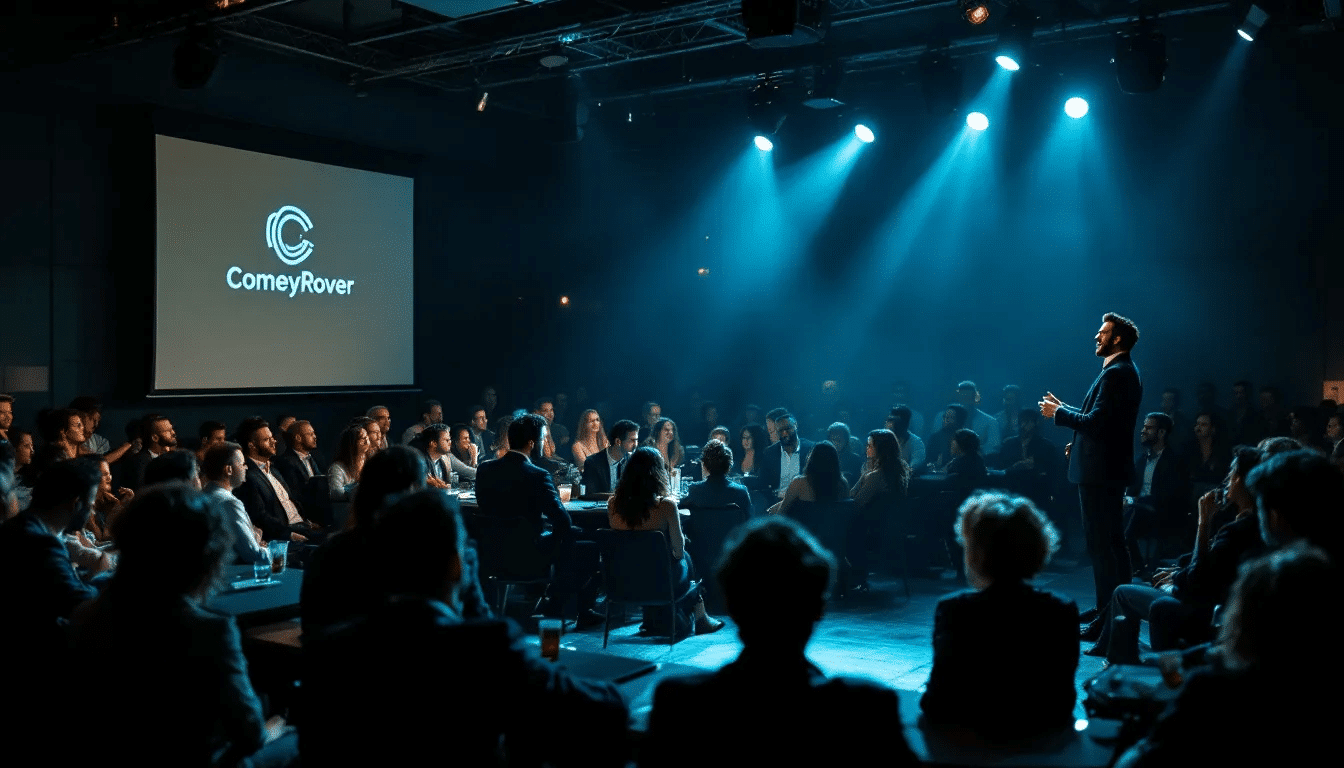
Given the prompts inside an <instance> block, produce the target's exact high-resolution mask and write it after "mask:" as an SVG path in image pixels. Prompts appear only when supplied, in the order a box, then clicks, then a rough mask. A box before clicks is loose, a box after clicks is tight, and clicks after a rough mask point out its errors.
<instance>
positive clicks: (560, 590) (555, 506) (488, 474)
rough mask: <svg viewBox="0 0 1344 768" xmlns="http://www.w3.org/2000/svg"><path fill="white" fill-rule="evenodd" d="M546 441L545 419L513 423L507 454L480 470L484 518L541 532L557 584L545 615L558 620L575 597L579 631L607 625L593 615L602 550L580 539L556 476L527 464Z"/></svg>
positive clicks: (545, 605) (533, 416) (530, 418)
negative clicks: (519, 521)
mask: <svg viewBox="0 0 1344 768" xmlns="http://www.w3.org/2000/svg"><path fill="white" fill-rule="evenodd" d="M545 437H546V420H545V419H544V418H542V417H541V416H538V415H536V414H532V413H529V414H524V415H522V416H519V417H518V418H517V419H514V420H513V423H512V424H510V425H509V433H508V438H509V451H508V453H505V454H504V456H503V457H501V458H498V459H495V460H494V461H487V462H486V463H484V464H482V465H480V467H478V468H477V469H476V502H477V504H479V505H480V510H481V514H485V515H498V516H502V517H522V518H523V519H525V520H527V521H528V522H529V523H530V524H531V525H532V527H533V530H535V531H536V545H537V549H538V551H539V552H540V553H541V554H543V555H545V556H547V557H551V558H553V560H554V562H555V580H554V581H553V582H552V583H551V585H550V587H549V588H548V589H547V595H546V597H544V598H542V601H541V604H540V605H538V609H539V610H540V612H541V613H542V614H543V615H546V616H549V617H554V618H559V617H560V616H561V615H562V611H563V609H564V607H565V604H566V602H567V601H568V600H569V598H570V597H571V596H572V597H575V598H577V602H578V615H579V626H580V627H584V626H596V625H598V624H601V623H603V617H602V616H601V615H599V614H598V613H597V612H595V611H593V610H592V608H593V603H594V601H595V600H596V598H597V592H596V585H595V578H594V576H595V573H596V571H597V568H598V563H599V559H598V558H599V555H598V550H597V545H596V544H595V543H593V542H591V541H585V540H582V539H581V538H580V537H581V536H582V534H583V530H582V529H581V528H576V527H574V526H573V520H572V518H570V516H569V512H568V511H567V510H566V509H565V506H564V504H562V503H561V502H560V493H559V491H557V490H556V488H555V483H554V482H553V481H552V480H551V474H550V473H549V472H547V471H546V470H544V469H542V468H541V467H538V466H536V465H535V464H533V463H532V462H531V461H530V460H529V459H528V455H529V454H531V453H532V451H533V449H535V448H536V447H537V446H538V445H541V443H542V441H543V440H545ZM547 523H549V524H550V530H549V531H548V530H546V525H547Z"/></svg>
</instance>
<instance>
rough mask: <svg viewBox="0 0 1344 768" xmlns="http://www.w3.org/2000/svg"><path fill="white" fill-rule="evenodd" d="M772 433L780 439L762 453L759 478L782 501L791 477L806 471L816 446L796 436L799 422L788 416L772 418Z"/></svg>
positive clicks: (783, 414) (787, 414) (782, 415)
mask: <svg viewBox="0 0 1344 768" xmlns="http://www.w3.org/2000/svg"><path fill="white" fill-rule="evenodd" d="M775 432H776V434H778V435H779V439H778V441H777V442H776V443H775V444H774V445H772V446H770V447H769V448H766V449H765V453H764V454H762V456H761V471H760V475H761V479H762V481H763V482H764V483H765V487H766V488H767V489H769V490H770V492H771V493H773V494H775V495H776V496H778V497H779V498H781V499H782V498H784V491H785V490H787V489H788V487H789V483H791V482H793V478H795V477H797V476H799V475H801V474H803V470H804V469H806V468H807V459H808V457H809V456H811V455H812V448H813V447H814V446H815V445H816V444H815V443H813V442H812V441H811V440H804V439H802V438H800V437H798V420H797V419H795V418H794V417H793V415H792V414H789V413H782V414H779V417H778V418H776V419H775Z"/></svg>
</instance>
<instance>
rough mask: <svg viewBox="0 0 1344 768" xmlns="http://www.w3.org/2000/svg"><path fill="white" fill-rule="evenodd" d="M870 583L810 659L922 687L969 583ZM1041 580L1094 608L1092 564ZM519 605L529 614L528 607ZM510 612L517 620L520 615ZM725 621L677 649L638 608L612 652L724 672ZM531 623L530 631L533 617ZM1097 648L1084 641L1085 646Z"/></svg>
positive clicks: (596, 647)
mask: <svg viewBox="0 0 1344 768" xmlns="http://www.w3.org/2000/svg"><path fill="white" fill-rule="evenodd" d="M870 583H871V586H872V590H871V591H870V592H868V593H867V594H860V595H853V596H850V597H848V598H846V599H845V600H842V601H838V600H832V601H831V603H830V604H829V605H828V606H827V613H826V616H825V618H823V619H822V621H821V624H820V625H819V626H818V627H817V632H816V635H814V636H813V638H812V643H811V645H809V646H808V656H809V657H810V658H811V659H812V661H813V662H814V663H815V664H816V665H817V666H818V667H820V668H821V669H822V671H823V672H825V673H826V674H830V675H847V676H854V677H864V678H868V679H870V680H876V681H878V682H880V683H883V684H885V685H889V686H891V687H893V688H897V689H900V690H908V691H917V690H920V688H921V687H922V686H923V685H924V683H925V682H926V681H927V680H928V677H929V669H930V667H931V666H932V664H933V611H934V607H935V606H936V605H937V603H938V600H939V599H940V598H942V597H943V596H944V595H946V594H949V593H951V592H955V591H957V590H958V589H961V588H964V584H962V583H959V582H956V581H954V580H951V579H948V580H940V579H934V578H912V579H911V580H910V599H909V600H906V598H905V591H904V589H903V588H902V586H901V582H900V579H897V578H892V577H889V576H886V575H874V576H873V577H872V579H871V580H870ZM1036 583H1037V584H1039V585H1041V586H1044V587H1046V588H1048V589H1053V590H1055V591H1057V592H1060V593H1061V594H1064V595H1067V596H1069V597H1071V598H1073V599H1074V600H1075V601H1076V602H1077V603H1078V606H1079V609H1080V610H1085V609H1087V608H1090V607H1091V606H1092V597H1091V592H1092V571H1091V569H1090V568H1088V567H1081V568H1077V569H1075V570H1073V571H1071V572H1062V571H1054V570H1051V571H1047V572H1046V573H1043V574H1041V576H1040V578H1039V579H1037V582H1036ZM515 607H516V608H523V609H524V610H525V607H524V606H515ZM510 615H511V616H513V615H514V612H513V611H512V610H511V611H510ZM718 618H722V619H724V620H725V621H728V626H726V627H724V628H723V629H721V630H719V631H718V632H716V633H714V634H712V635H705V636H702V637H689V638H686V639H685V640H682V641H679V642H678V643H677V644H676V645H675V646H671V647H669V646H668V644H667V639H666V638H655V637H640V636H638V634H637V632H638V630H639V610H638V609H637V608H636V609H631V611H630V615H629V621H630V623H629V624H627V625H626V626H622V627H619V628H615V627H614V628H613V629H612V631H611V638H610V641H609V644H608V646H607V649H606V652H607V653H612V654H619V655H622V656H629V657H632V658H640V659H647V660H649V661H656V662H674V663H677V664H687V665H690V666H695V667H703V668H704V669H707V670H713V669H718V668H719V667H721V666H722V665H724V664H726V663H728V662H729V661H732V660H733V659H734V658H736V656H737V654H738V653H739V652H740V651H741V650H742V643H741V642H740V641H739V640H738V638H737V632H736V631H735V630H734V628H733V624H732V621H731V620H729V619H728V617H727V616H720V617H718ZM523 626H524V627H526V626H528V624H527V623H526V620H525V619H524V623H523ZM1145 634H1146V633H1145ZM531 642H533V643H537V638H536V637H535V636H533V637H532V639H531ZM1089 646H1090V644H1089V643H1084V644H1083V648H1084V649H1086V648H1088V647H1089ZM562 647H568V648H574V649H577V650H581V651H596V652H602V628H601V627H598V628H596V629H590V630H585V631H583V632H571V633H569V634H566V635H565V637H564V641H563V644H562ZM562 652H563V651H562ZM1101 663H1102V660H1101V659H1098V658H1093V657H1090V656H1083V657H1081V658H1080V660H1079V664H1078V674H1077V677H1076V682H1077V685H1078V702H1079V703H1078V704H1077V705H1076V712H1077V717H1079V718H1084V717H1086V715H1085V714H1084V712H1083V708H1082V703H1081V702H1082V699H1083V693H1082V685H1083V682H1084V681H1086V680H1088V679H1089V678H1091V677H1093V676H1094V675H1096V674H1097V673H1098V672H1100V671H1101Z"/></svg>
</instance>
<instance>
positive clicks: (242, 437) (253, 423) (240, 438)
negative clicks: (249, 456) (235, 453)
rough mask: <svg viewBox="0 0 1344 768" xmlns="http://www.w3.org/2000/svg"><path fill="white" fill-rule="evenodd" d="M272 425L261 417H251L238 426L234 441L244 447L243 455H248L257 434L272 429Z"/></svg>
mask: <svg viewBox="0 0 1344 768" xmlns="http://www.w3.org/2000/svg"><path fill="white" fill-rule="evenodd" d="M270 426H271V425H270V424H269V423H267V421H266V420H265V419H263V418H261V417H260V416H251V417H249V418H246V419H243V421H242V423H241V424H239V425H238V431H237V432H235V433H234V436H233V441H234V442H235V443H237V444H239V445H241V446H243V453H244V454H246V453H247V450H248V448H249V447H250V446H251V445H252V440H253V439H254V438H255V437H256V436H257V433H258V432H260V431H261V430H263V429H270Z"/></svg>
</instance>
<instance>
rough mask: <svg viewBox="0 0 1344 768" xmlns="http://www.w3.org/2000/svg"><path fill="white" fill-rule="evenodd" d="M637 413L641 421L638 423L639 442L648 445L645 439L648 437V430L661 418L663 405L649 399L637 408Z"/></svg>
mask: <svg viewBox="0 0 1344 768" xmlns="http://www.w3.org/2000/svg"><path fill="white" fill-rule="evenodd" d="M639 415H640V419H641V420H642V421H643V423H642V424H640V425H639V444H640V445H648V443H647V442H645V441H646V440H648V439H649V432H650V430H652V429H653V427H654V425H655V424H657V423H658V421H659V420H660V419H662V418H663V406H661V405H659V404H658V403H655V402H654V401H652V400H650V401H648V402H647V403H645V404H644V406H643V407H642V408H640V409H639Z"/></svg>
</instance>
